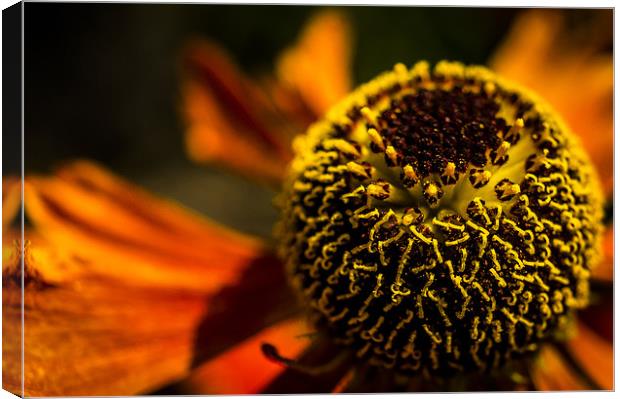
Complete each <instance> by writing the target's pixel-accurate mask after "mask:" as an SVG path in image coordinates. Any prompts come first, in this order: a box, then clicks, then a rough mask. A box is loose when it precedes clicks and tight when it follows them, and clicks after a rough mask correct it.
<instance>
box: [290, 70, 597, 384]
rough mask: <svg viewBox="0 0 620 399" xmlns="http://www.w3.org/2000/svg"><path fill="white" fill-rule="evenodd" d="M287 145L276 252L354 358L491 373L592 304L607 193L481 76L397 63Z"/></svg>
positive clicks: (569, 139)
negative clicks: (291, 153) (290, 156)
mask: <svg viewBox="0 0 620 399" xmlns="http://www.w3.org/2000/svg"><path fill="white" fill-rule="evenodd" d="M294 148H295V151H296V158H295V160H294V161H293V163H292V166H291V170H290V172H289V178H288V181H287V182H286V185H285V190H284V192H283V194H282V196H281V197H280V199H279V200H280V205H281V207H282V219H281V222H280V224H279V227H278V234H279V236H280V254H281V257H282V258H283V259H284V261H285V263H286V267H287V270H288V273H289V276H290V278H291V281H292V284H293V286H294V287H295V289H296V291H297V292H298V293H299V296H300V298H301V300H302V301H303V303H305V304H306V305H307V307H308V308H309V309H310V310H311V311H310V313H311V315H312V317H313V319H314V321H315V323H316V325H317V327H318V328H320V329H322V330H324V331H326V332H327V333H328V334H329V335H330V336H331V337H333V339H334V340H336V341H337V342H339V343H341V344H343V345H345V346H346V347H348V348H351V349H352V350H353V351H354V352H355V354H356V356H358V357H359V358H362V359H366V360H368V361H369V362H370V363H371V364H376V365H380V366H383V367H386V368H394V369H397V370H399V371H410V372H431V373H435V374H450V373H453V372H456V371H463V370H474V369H482V370H486V369H490V368H494V367H498V366H500V365H502V364H504V363H505V362H506V361H508V360H510V359H513V358H515V357H518V356H521V355H524V354H527V353H531V352H534V351H536V350H537V349H538V348H539V346H540V344H541V343H542V342H544V341H546V340H549V339H553V338H554V337H555V336H556V335H557V334H559V333H560V332H562V331H563V330H564V329H565V327H566V325H567V323H568V322H569V319H570V317H571V315H572V314H573V313H574V310H575V309H579V308H582V307H584V306H586V304H587V302H588V293H589V284H588V278H589V274H590V268H591V266H592V265H593V264H595V262H596V259H597V257H598V250H597V248H598V245H599V236H600V230H601V224H600V220H601V216H602V212H601V195H600V188H599V185H598V180H597V176H596V174H595V172H594V171H593V169H592V167H591V165H590V162H589V160H588V159H587V156H586V155H585V154H584V153H583V151H582V150H581V149H580V147H579V143H578V142H577V141H576V139H575V137H574V136H573V135H572V134H571V133H570V131H569V130H568V129H567V127H566V126H565V125H564V124H563V123H562V121H561V120H560V118H559V117H558V116H557V115H555V114H554V113H553V111H551V110H550V108H549V107H548V106H546V105H545V104H544V103H543V101H542V100H540V99H538V98H537V97H536V96H535V95H534V94H532V93H529V92H527V91H526V90H524V89H522V88H519V87H517V86H515V85H514V84H512V83H509V82H506V81H504V80H502V79H501V78H500V77H498V76H496V75H494V74H493V73H492V72H490V71H489V70H487V69H484V68H482V67H465V66H463V65H461V64H458V63H449V62H441V63H439V64H438V65H437V66H436V67H435V68H434V69H433V70H430V68H429V66H428V64H427V63H425V62H421V63H418V64H416V65H415V66H414V67H413V68H412V69H407V68H406V67H404V66H403V65H401V64H398V65H396V66H395V68H394V70H393V71H390V72H387V73H385V74H383V75H380V76H379V77H377V78H376V79H374V80H373V81H371V82H369V83H367V84H365V85H363V86H361V87H360V88H358V89H357V90H356V91H355V92H353V93H352V94H351V95H350V96H349V97H348V98H346V99H345V100H343V101H342V102H341V103H340V104H338V105H337V106H335V107H334V108H333V109H332V110H331V111H330V112H329V113H328V114H327V115H326V117H325V118H324V119H323V120H322V121H320V122H318V123H316V124H315V125H313V126H312V127H311V128H310V129H309V131H308V132H307V134H306V135H304V136H300V137H299V138H298V139H297V140H296V142H295V145H294Z"/></svg>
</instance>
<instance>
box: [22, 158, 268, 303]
mask: <svg viewBox="0 0 620 399" xmlns="http://www.w3.org/2000/svg"><path fill="white" fill-rule="evenodd" d="M25 205H26V212H27V216H28V218H29V220H30V221H32V222H33V223H34V225H35V226H36V228H37V230H38V231H39V232H40V233H41V234H42V235H43V236H45V238H46V239H47V240H49V241H50V242H51V243H52V244H53V246H54V247H55V248H56V249H57V251H56V252H57V254H56V255H55V256H59V257H63V258H71V257H77V258H79V260H80V263H79V266H78V265H77V263H75V262H67V266H66V267H64V268H62V269H59V268H58V267H59V266H60V265H62V263H58V262H49V263H48V262H40V269H39V272H41V273H43V274H44V276H45V278H46V279H49V280H54V281H59V280H67V279H73V278H76V276H77V275H80V274H83V273H98V274H102V275H106V276H111V277H115V278H119V279H123V280H127V281H131V282H132V283H134V284H139V283H141V284H143V285H146V286H168V287H180V288H183V289H193V290H197V291H210V290H212V289H214V288H217V287H220V286H221V285H222V284H224V283H229V282H232V281H235V279H236V278H237V277H238V276H239V274H240V273H241V271H242V270H243V268H244V267H245V266H246V265H247V264H248V263H249V262H251V261H252V260H253V259H254V258H255V257H256V256H260V255H262V254H263V253H264V251H265V248H264V247H263V245H262V243H260V242H259V241H258V240H256V239H253V238H250V237H247V236H243V235H241V234H240V233H236V232H233V231H230V230H228V229H226V228H224V227H222V226H218V225H217V224H216V223H214V222H211V221H208V220H205V219H203V218H201V217H199V216H198V215H196V214H194V213H193V212H191V211H190V210H188V209H184V208H183V207H181V206H180V205H177V204H174V203H172V202H168V201H165V200H161V199H158V198H156V197H154V196H152V195H150V194H148V193H146V192H144V191H143V190H141V189H139V188H138V187H135V186H133V185H131V184H129V183H128V182H125V181H123V180H122V179H120V178H118V177H116V176H114V175H112V174H111V173H109V172H107V171H105V170H104V169H103V168H101V167H99V166H97V165H95V164H93V163H90V162H87V161H79V162H76V163H73V164H70V165H68V166H67V167H66V168H64V169H62V170H61V171H60V172H59V173H58V174H57V175H56V176H53V177H32V178H29V179H27V181H26V186H25ZM31 256H34V257H39V258H41V257H46V256H47V255H46V254H44V253H40V252H39V251H38V249H37V248H33V249H32V255H31ZM128 265H130V267H129V266H128Z"/></svg>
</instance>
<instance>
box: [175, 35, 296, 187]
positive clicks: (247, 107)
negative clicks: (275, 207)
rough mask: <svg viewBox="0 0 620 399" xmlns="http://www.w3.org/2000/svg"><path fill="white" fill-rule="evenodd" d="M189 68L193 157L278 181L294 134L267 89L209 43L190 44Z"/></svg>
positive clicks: (186, 111) (185, 91)
mask: <svg viewBox="0 0 620 399" xmlns="http://www.w3.org/2000/svg"><path fill="white" fill-rule="evenodd" d="M185 69H186V78H185V80H186V82H185V85H184V87H183V96H184V105H183V109H184V114H185V119H186V122H187V142H186V143H187V149H188V151H189V155H190V157H191V158H192V159H193V160H194V161H196V162H207V161H215V162H219V163H221V164H223V165H225V166H227V167H229V168H232V169H233V170H235V171H237V172H239V173H241V174H244V175H246V176H248V175H249V176H252V177H257V178H262V179H264V180H268V181H275V182H277V181H280V179H281V178H282V173H283V170H284V166H285V165H286V163H287V162H288V160H289V159H290V157H291V150H290V136H291V134H290V132H286V131H284V130H285V129H284V127H283V123H284V122H283V121H282V120H281V116H280V115H279V114H278V111H277V109H275V108H274V106H273V105H272V104H271V103H270V102H269V101H268V99H267V98H266V95H265V93H263V92H262V91H261V89H260V88H259V87H257V86H255V85H253V84H252V83H251V82H250V80H249V79H247V78H246V77H245V76H243V75H242V74H241V72H239V70H238V69H237V67H236V65H235V64H234V63H233V62H232V61H231V60H230V58H229V56H228V55H227V54H226V53H225V52H224V51H223V50H222V49H221V48H220V47H219V46H217V45H215V44H214V43H211V42H209V41H200V42H195V43H193V44H191V45H190V46H188V50H187V51H186V53H185Z"/></svg>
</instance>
